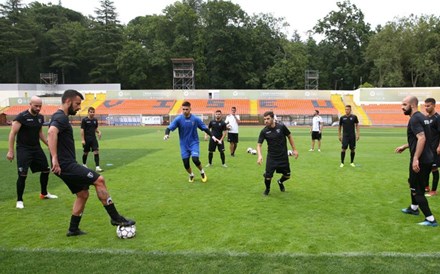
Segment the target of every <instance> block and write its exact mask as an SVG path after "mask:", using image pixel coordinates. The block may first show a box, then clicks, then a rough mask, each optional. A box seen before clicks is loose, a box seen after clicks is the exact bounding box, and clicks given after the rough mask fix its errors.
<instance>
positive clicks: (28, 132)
mask: <svg viewBox="0 0 440 274" xmlns="http://www.w3.org/2000/svg"><path fill="white" fill-rule="evenodd" d="M14 121H17V122H19V123H20V124H21V127H20V130H19V131H18V133H17V147H25V148H36V147H41V145H40V129H41V127H42V126H43V123H44V117H43V115H40V114H37V115H35V116H34V115H32V114H31V113H30V112H29V110H25V111H23V112H20V113H19V114H18V115H17V117H15V119H14Z"/></svg>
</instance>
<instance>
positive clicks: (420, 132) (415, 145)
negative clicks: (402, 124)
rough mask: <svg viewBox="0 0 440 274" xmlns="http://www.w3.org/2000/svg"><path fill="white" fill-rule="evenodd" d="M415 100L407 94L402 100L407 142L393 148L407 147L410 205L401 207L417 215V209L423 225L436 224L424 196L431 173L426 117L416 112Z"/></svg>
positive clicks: (404, 211)
mask: <svg viewBox="0 0 440 274" xmlns="http://www.w3.org/2000/svg"><path fill="white" fill-rule="evenodd" d="M418 104H419V100H417V98H416V97H415V96H407V97H405V98H404V99H403V101H402V110H403V113H404V114H405V115H409V116H410V119H409V122H408V129H407V138H408V143H407V144H404V145H402V146H400V147H397V148H396V150H395V151H396V152H397V153H402V152H403V151H404V150H405V149H407V148H409V151H410V161H409V179H408V183H409V187H410V190H411V205H410V206H409V207H408V208H404V209H402V212H403V213H405V214H411V215H419V214H420V212H419V208H420V209H421V210H422V212H423V214H424V215H425V220H424V221H423V222H420V223H418V224H419V225H423V226H438V224H437V221H436V220H435V218H434V215H432V212H431V209H430V208H429V204H428V200H427V199H426V197H425V183H426V181H427V180H428V178H429V173H430V172H431V168H432V162H433V160H434V157H433V156H434V155H433V152H432V150H431V146H430V144H429V142H430V135H431V133H430V131H431V130H430V125H429V120H428V119H427V118H426V116H425V115H423V114H422V113H421V112H420V111H418V109H417V107H418Z"/></svg>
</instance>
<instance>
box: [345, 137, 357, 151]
mask: <svg viewBox="0 0 440 274" xmlns="http://www.w3.org/2000/svg"><path fill="white" fill-rule="evenodd" d="M348 147H350V149H351V150H353V149H355V148H356V136H354V135H353V136H343V137H342V149H347V148H348Z"/></svg>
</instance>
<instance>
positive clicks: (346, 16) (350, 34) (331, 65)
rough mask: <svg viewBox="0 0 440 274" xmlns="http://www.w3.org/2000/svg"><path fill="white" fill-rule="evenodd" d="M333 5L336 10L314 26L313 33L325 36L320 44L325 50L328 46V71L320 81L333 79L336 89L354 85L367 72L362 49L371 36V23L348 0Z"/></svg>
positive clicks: (355, 86)
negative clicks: (326, 76) (326, 75)
mask: <svg viewBox="0 0 440 274" xmlns="http://www.w3.org/2000/svg"><path fill="white" fill-rule="evenodd" d="M336 5H337V6H338V8H339V10H338V11H331V12H330V13H329V14H328V15H326V16H325V17H324V18H323V19H322V20H319V21H318V23H317V24H316V26H315V27H314V31H315V33H316V34H320V35H324V39H323V40H322V41H321V42H320V44H321V45H322V46H323V47H324V48H325V49H326V50H328V49H330V52H328V55H327V56H325V60H326V62H327V65H326V67H324V70H326V71H327V72H328V73H329V74H328V78H327V79H322V78H321V79H320V82H321V83H323V82H327V83H326V85H327V86H330V85H331V83H333V82H334V83H335V86H336V88H337V89H352V88H357V87H358V86H359V85H360V79H361V78H362V77H367V76H368V73H369V68H368V66H366V62H365V60H364V57H363V56H364V54H363V52H364V51H365V49H366V47H367V46H368V41H369V39H370V37H371V35H372V32H371V30H370V24H368V23H366V22H365V21H364V14H363V13H362V11H361V10H359V9H358V8H357V7H356V5H354V4H351V3H350V1H344V2H337V3H336ZM320 70H321V69H320Z"/></svg>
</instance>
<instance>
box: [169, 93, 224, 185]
mask: <svg viewBox="0 0 440 274" xmlns="http://www.w3.org/2000/svg"><path fill="white" fill-rule="evenodd" d="M176 128H178V129H179V139H180V155H181V156H182V161H183V166H184V167H185V169H186V171H187V172H188V174H189V182H190V183H192V182H194V173H193V171H192V169H191V166H190V162H189V158H190V157H191V158H192V161H193V163H194V164H195V165H196V166H197V168H198V169H199V170H200V175H201V177H202V182H203V183H206V182H207V181H208V176H207V175H206V173H205V171H204V170H203V167H202V163H201V162H200V141H199V135H198V133H197V129H200V130H202V131H204V132H205V133H206V134H208V135H209V136H210V137H211V138H212V140H214V141H215V142H217V143H221V141H220V140H219V139H217V138H216V137H215V136H213V135H212V133H211V131H210V130H209V129H208V127H207V126H206V125H205V124H204V123H203V121H202V120H201V119H200V118H199V117H197V116H195V115H192V114H191V103H190V102H188V101H185V102H183V103H182V114H181V115H179V116H177V117H176V119H174V120H173V121H172V122H171V124H170V125H169V126H168V127H167V128H166V129H165V136H164V137H163V139H164V140H168V138H170V131H174V130H175V129H176Z"/></svg>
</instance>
